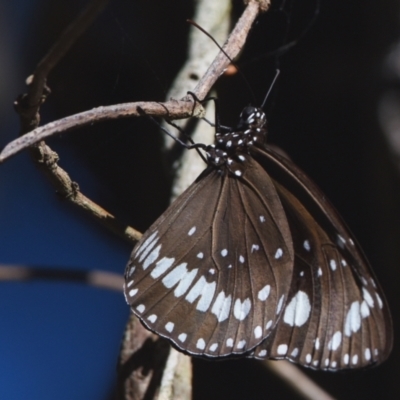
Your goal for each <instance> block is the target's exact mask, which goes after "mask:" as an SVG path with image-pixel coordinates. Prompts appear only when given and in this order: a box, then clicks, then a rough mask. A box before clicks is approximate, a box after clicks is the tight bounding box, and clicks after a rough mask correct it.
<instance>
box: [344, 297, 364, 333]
mask: <svg viewBox="0 0 400 400" xmlns="http://www.w3.org/2000/svg"><path fill="white" fill-rule="evenodd" d="M360 328H361V315H360V303H359V302H358V301H354V302H353V303H351V306H350V310H349V311H348V312H347V315H346V320H345V324H344V333H345V335H346V336H351V334H352V333H353V332H357V331H358V330H359V329H360Z"/></svg>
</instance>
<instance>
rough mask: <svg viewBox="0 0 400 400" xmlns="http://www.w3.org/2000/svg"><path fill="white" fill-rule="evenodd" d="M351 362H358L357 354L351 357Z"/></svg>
mask: <svg viewBox="0 0 400 400" xmlns="http://www.w3.org/2000/svg"><path fill="white" fill-rule="evenodd" d="M351 362H352V363H353V364H357V363H358V355H357V354H354V356H353V358H352V359H351Z"/></svg>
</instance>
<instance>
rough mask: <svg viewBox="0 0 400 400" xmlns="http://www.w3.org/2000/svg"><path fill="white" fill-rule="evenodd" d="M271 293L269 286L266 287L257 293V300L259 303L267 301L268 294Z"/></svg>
mask: <svg viewBox="0 0 400 400" xmlns="http://www.w3.org/2000/svg"><path fill="white" fill-rule="evenodd" d="M270 291H271V286H270V285H266V286H264V287H263V288H262V289H261V290H260V291H259V292H258V299H259V300H261V301H265V300H267V299H268V296H269V293H270Z"/></svg>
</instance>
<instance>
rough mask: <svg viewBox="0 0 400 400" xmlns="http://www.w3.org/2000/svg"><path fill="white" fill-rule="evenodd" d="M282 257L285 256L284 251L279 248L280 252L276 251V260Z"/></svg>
mask: <svg viewBox="0 0 400 400" xmlns="http://www.w3.org/2000/svg"><path fill="white" fill-rule="evenodd" d="M282 256H283V250H282V249H281V248H279V249H278V250H276V253H275V258H276V259H278V258H281V257H282Z"/></svg>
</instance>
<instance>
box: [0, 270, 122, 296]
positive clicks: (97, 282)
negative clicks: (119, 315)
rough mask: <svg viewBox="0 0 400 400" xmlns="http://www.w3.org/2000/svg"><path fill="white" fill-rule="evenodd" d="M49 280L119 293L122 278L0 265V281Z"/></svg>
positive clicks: (93, 272)
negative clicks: (80, 284)
mask: <svg viewBox="0 0 400 400" xmlns="http://www.w3.org/2000/svg"><path fill="white" fill-rule="evenodd" d="M36 279H38V280H50V281H62V282H68V281H69V282H75V283H82V284H85V285H89V286H94V287H99V288H103V289H108V290H114V291H116V292H119V293H121V291H122V285H123V283H124V278H123V276H122V275H121V274H115V273H113V272H107V271H99V270H92V271H84V270H71V269H70V268H68V269H65V268H44V267H31V266H25V265H5V264H0V281H30V280H36Z"/></svg>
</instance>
